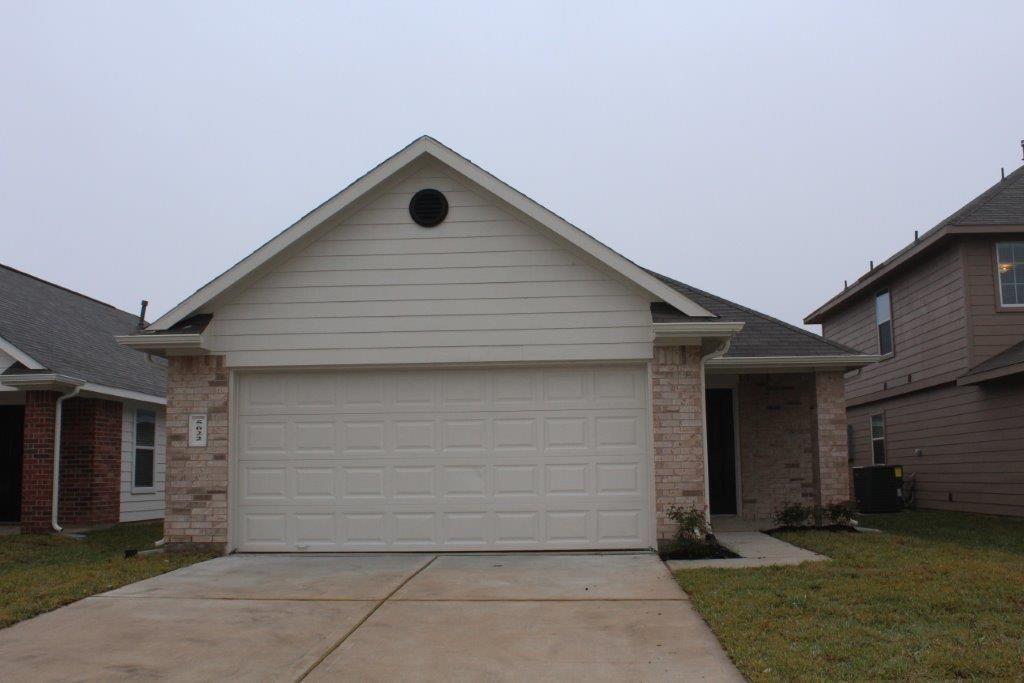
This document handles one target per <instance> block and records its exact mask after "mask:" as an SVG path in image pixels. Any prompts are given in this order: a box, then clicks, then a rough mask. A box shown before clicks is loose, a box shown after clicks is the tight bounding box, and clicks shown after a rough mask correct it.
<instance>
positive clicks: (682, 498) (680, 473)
mask: <svg viewBox="0 0 1024 683" xmlns="http://www.w3.org/2000/svg"><path fill="white" fill-rule="evenodd" d="M702 392H703V382H702V381H701V368H700V349H699V348H697V347H690V346H686V347H680V346H656V347H655V348H654V361H653V362H652V363H651V412H652V418H653V422H654V489H655V510H656V515H657V532H658V540H659V541H664V540H667V539H670V538H672V536H673V535H674V534H675V531H676V525H675V523H674V522H672V521H671V520H670V519H669V518H668V515H667V511H668V508H669V507H671V506H673V505H680V506H690V505H693V506H696V507H699V508H703V507H704V505H705V500H704V412H703V405H704V402H703V394H702Z"/></svg>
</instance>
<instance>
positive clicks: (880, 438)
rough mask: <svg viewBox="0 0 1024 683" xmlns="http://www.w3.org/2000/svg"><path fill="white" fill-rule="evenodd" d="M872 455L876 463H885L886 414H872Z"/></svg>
mask: <svg viewBox="0 0 1024 683" xmlns="http://www.w3.org/2000/svg"><path fill="white" fill-rule="evenodd" d="M871 456H872V459H873V461H874V463H875V464H876V465H884V464H885V416H884V415H872V416H871Z"/></svg>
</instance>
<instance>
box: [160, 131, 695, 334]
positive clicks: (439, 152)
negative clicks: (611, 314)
mask: <svg viewBox="0 0 1024 683" xmlns="http://www.w3.org/2000/svg"><path fill="white" fill-rule="evenodd" d="M424 157H430V158H433V159H434V160H436V161H438V162H440V163H441V164H444V165H446V166H447V167H449V168H450V169H452V170H453V171H455V172H456V173H458V174H460V175H462V176H464V177H465V178H467V179H468V180H469V181H471V182H473V183H475V184H476V185H478V186H480V187H481V188H483V189H484V190H486V191H487V192H489V193H491V194H492V195H494V196H496V197H497V198H498V199H500V200H502V201H504V202H506V203H508V204H509V205H510V206H512V207H513V208H515V209H516V210H518V211H520V212H521V213H522V214H524V215H525V216H527V217H529V218H531V219H533V220H534V221H536V222H537V223H539V224H540V225H542V226H543V227H545V228H547V229H548V230H550V231H551V232H552V233H554V234H555V235H557V236H558V237H560V238H561V239H563V240H565V241H566V242H568V243H570V244H571V245H573V246H575V247H576V248H578V249H580V250H581V251H583V252H584V253H586V254H588V255H589V256H591V257H592V258H594V259H595V260H597V261H599V262H600V263H602V264H604V265H605V266H607V267H609V268H611V269H612V270H613V271H615V272H617V273H618V274H619V275H621V276H622V277H624V278H625V279H627V280H629V281H631V282H632V283H634V284H635V285H637V286H638V287H640V288H641V289H643V290H645V291H647V292H649V293H650V294H651V295H652V296H654V297H657V298H659V299H661V300H662V301H665V302H666V303H668V304H670V305H672V306H674V307H675V308H676V309H678V310H680V311H682V312H683V313H685V314H687V315H690V316H694V317H702V318H714V317H715V316H714V315H713V314H712V313H711V312H709V311H707V310H706V309H704V308H703V307H701V306H699V305H698V304H697V303H696V302H694V301H692V300H691V299H689V298H688V297H686V296H684V295H683V294H681V293H680V292H678V291H676V290H674V289H672V288H671V287H669V286H668V285H666V284H665V283H664V282H662V281H661V280H659V279H658V278H656V277H654V276H653V275H651V274H650V273H648V272H647V271H645V270H644V269H642V268H640V267H639V266H637V265H636V264H634V263H633V262H632V261H630V260H628V259H627V258H625V257H624V256H622V255H621V254H618V253H617V252H615V251H613V250H612V249H610V248H609V247H607V246H605V245H604V244H602V243H601V242H598V241H597V240H596V239H594V238H593V237H591V236H590V235H588V234H587V233H585V232H583V231H582V230H580V229H579V228H577V227H576V226H574V225H572V224H571V223H569V222H568V221H566V220H564V219H563V218H561V217H559V216H558V215H556V214H555V213H553V212H552V211H549V210H548V209H546V208H544V207H543V206H541V205H540V204H538V203H537V202H535V201H533V200H532V199H530V198H529V197H527V196H526V195H524V194H522V193H521V192H519V191H517V190H515V189H514V188H512V187H511V186H509V185H508V184H507V183H504V182H502V181H501V180H498V179H497V178H495V177H494V176H493V175H491V174H490V173H488V172H486V171H484V170H483V169H482V168H480V167H479V166H477V165H476V164H473V163H472V162H471V161H469V160H468V159H466V158H465V157H463V156H461V155H459V154H457V153H456V152H454V151H453V150H451V149H449V148H448V147H445V146H444V145H442V144H441V143H440V142H438V141H437V140H434V139H433V138H430V137H427V136H423V137H421V138H419V139H417V140H415V141H413V142H412V144H410V145H408V146H407V147H405V148H404V149H402V150H401V151H399V152H398V153H397V154H395V155H394V156H392V157H391V158H389V159H387V160H386V161H384V162H383V163H381V164H380V165H378V166H377V167H376V168H374V169H373V170H371V171H370V172H369V173H367V174H366V175H364V176H363V177H361V178H359V179H358V180H356V181H355V182H354V183H352V184H351V185H349V186H348V187H346V188H345V189H344V190H342V191H341V192H339V193H338V194H336V195H334V196H333V197H331V198H330V199H328V200H327V201H326V202H324V203H323V204H321V205H320V206H318V207H317V208H316V209H314V210H313V211H311V212H309V213H308V214H306V215H305V216H304V217H303V218H301V219H300V220H299V221H298V222H297V223H295V224H294V225H292V226H291V227H289V228H287V229H286V230H284V231H283V232H281V233H280V234H278V235H277V236H276V237H274V238H273V239H271V240H270V241H268V242H267V243H266V244H264V245H263V246H261V247H259V248H258V249H257V250H256V251H254V252H252V253H251V254H249V256H247V257H245V258H244V259H242V260H241V261H239V262H238V263H237V264H235V265H234V266H232V267H231V268H229V269H228V270H227V271H225V272H224V273H222V274H221V275H219V276H218V277H216V278H215V279H214V280H212V281H210V282H209V283H207V284H206V285H204V286H203V287H201V288H200V289H199V290H197V291H196V292H195V293H194V294H192V295H191V296H189V297H188V298H187V299H185V300H184V301H182V302H181V303H180V304H178V305H177V306H175V307H174V308H172V309H171V310H170V311H168V312H167V313H165V314H164V315H163V316H161V317H160V318H159V319H157V320H156V321H155V322H153V323H152V324H151V325H149V327H148V328H147V329H149V330H166V329H169V328H170V327H171V326H173V325H174V324H175V323H178V322H180V321H182V320H184V319H185V318H186V317H188V316H189V315H192V314H194V313H196V312H198V311H199V310H200V309H202V308H203V307H204V306H207V305H208V304H210V303H211V302H212V301H213V300H214V299H216V298H218V297H220V296H222V295H223V294H225V292H227V291H228V290H229V289H232V288H234V287H235V286H236V285H238V284H239V283H241V282H242V281H243V280H245V279H247V278H248V277H249V276H250V275H252V274H253V273H255V272H256V271H257V270H259V269H261V268H263V267H265V266H266V265H267V264H268V263H270V262H271V260H273V259H274V258H275V257H276V256H277V255H278V254H281V253H282V252H284V251H285V250H287V249H288V248H289V247H290V246H292V245H293V244H295V243H296V242H298V241H299V240H302V239H303V238H306V237H307V236H309V235H310V234H311V233H312V232H313V231H314V230H316V229H317V228H319V227H321V226H323V225H324V224H325V223H327V222H328V221H329V220H330V219H331V218H333V217H334V216H335V215H336V214H338V212H340V211H342V210H343V209H345V208H347V207H349V206H351V205H352V204H353V203H354V202H356V201H358V200H360V199H362V198H364V197H365V196H366V195H367V194H368V193H369V192H371V191H372V190H374V189H375V188H377V187H378V186H380V185H381V184H382V183H384V182H385V181H387V180H388V179H390V178H391V177H393V176H394V175H395V174H397V173H398V172H400V171H401V170H402V169H404V168H406V167H407V166H409V165H410V164H412V163H413V162H415V161H417V160H419V159H421V158H424Z"/></svg>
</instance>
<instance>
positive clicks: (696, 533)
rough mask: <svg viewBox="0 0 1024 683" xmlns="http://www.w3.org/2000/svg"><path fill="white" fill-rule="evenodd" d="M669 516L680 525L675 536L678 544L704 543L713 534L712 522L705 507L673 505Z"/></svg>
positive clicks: (669, 510)
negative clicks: (709, 521)
mask: <svg viewBox="0 0 1024 683" xmlns="http://www.w3.org/2000/svg"><path fill="white" fill-rule="evenodd" d="M668 518H669V519H671V520H672V521H673V522H675V523H676V524H678V525H679V529H677V530H676V538H675V541H676V544H677V545H687V544H691V543H704V542H705V541H707V540H708V537H709V536H710V535H711V524H709V523H708V517H707V514H706V513H705V510H704V508H698V507H695V506H693V505H688V506H686V507H681V506H678V505H673V506H671V507H670V508H669V509H668Z"/></svg>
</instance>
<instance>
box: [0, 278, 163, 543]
mask: <svg viewBox="0 0 1024 683" xmlns="http://www.w3.org/2000/svg"><path fill="white" fill-rule="evenodd" d="M138 327H139V316H138V315H133V314H131V313H126V312H124V311H120V310H118V309H116V308H114V307H113V306H110V305H108V304H105V303H103V302H101V301H96V300H95V299H91V298H89V297H87V296H85V295H83V294H79V293H78V292H73V291H71V290H69V289H65V288H64V287H60V286H58V285H55V284H53V283H50V282H46V281H45V280H40V279H39V278H36V277H33V276H31V275H28V274H27V273H22V272H20V271H18V270H15V269H13V268H10V267H7V266H2V265H0V522H6V523H18V524H20V527H21V531H22V532H23V533H42V532H47V531H50V530H51V529H54V530H57V529H59V528H60V527H62V526H68V527H90V526H98V525H104V524H112V523H116V522H128V521H137V520H144V519H159V518H161V517H163V514H164V490H163V489H164V406H165V405H166V403H167V400H166V397H165V396H166V395H165V391H166V377H167V361H165V360H164V359H163V358H158V357H153V356H149V357H147V355H146V354H143V353H139V352H137V351H133V350H132V349H129V348H126V347H124V346H121V345H120V344H118V343H117V342H116V341H114V337H115V335H121V334H129V333H131V332H132V331H133V330H136V329H138ZM58 482H59V483H58ZM55 505H56V508H55V507H54V506H55Z"/></svg>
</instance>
